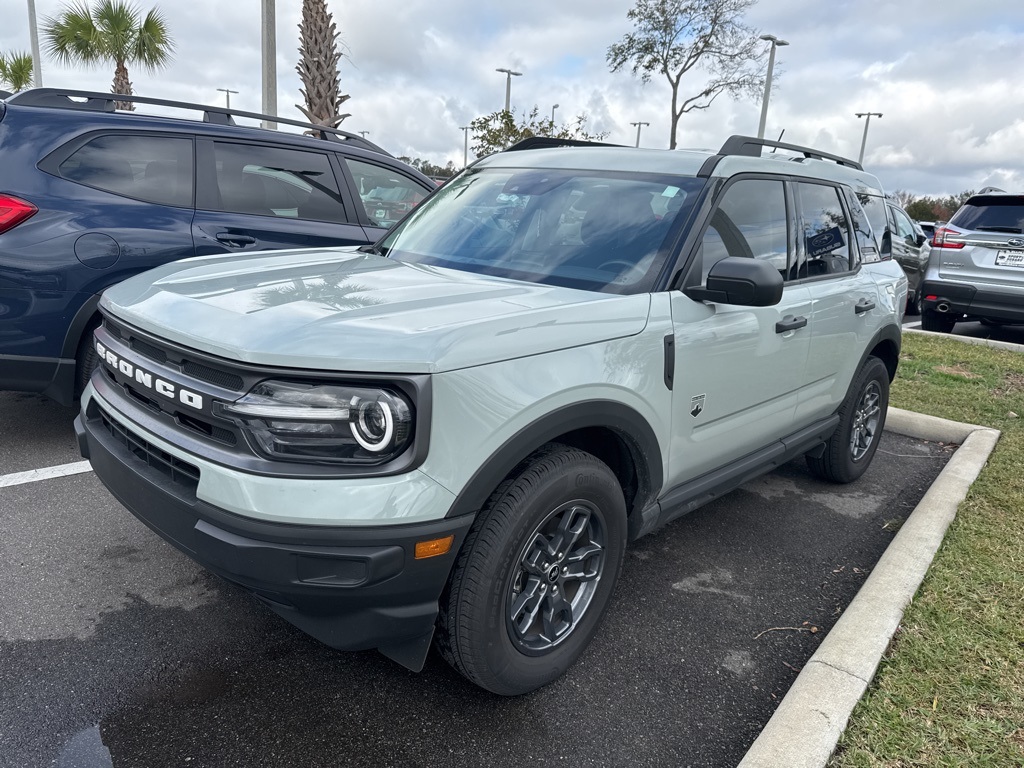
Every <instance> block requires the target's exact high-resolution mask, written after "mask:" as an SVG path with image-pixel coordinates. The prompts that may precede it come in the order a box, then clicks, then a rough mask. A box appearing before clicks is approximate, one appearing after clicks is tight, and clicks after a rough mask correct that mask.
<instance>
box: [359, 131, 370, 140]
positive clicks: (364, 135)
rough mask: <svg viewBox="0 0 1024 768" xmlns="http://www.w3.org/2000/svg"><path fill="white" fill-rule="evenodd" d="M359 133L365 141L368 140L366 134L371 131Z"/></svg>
mask: <svg viewBox="0 0 1024 768" xmlns="http://www.w3.org/2000/svg"><path fill="white" fill-rule="evenodd" d="M358 133H359V135H360V136H362V137H363V138H364V139H365V138H366V134H368V133H369V131H358Z"/></svg>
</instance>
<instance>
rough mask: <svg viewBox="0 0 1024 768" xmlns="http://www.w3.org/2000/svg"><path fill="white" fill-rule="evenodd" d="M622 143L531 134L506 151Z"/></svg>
mask: <svg viewBox="0 0 1024 768" xmlns="http://www.w3.org/2000/svg"><path fill="white" fill-rule="evenodd" d="M621 146H623V145H622V144H607V143H605V142H603V141H583V140H582V139H557V138H555V137H553V136H530V137H529V138H527V139H523V140H522V141H517V142H516V143H515V144H513V145H512V146H511V147H509V148H508V149H506V150H504V151H505V152H519V151H521V150H524V149H547V148H550V147H621Z"/></svg>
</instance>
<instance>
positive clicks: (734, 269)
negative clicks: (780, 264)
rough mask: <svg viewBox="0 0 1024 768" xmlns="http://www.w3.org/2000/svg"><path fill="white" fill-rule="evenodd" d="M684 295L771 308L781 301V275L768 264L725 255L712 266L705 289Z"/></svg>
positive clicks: (700, 288) (698, 299) (695, 289)
mask: <svg viewBox="0 0 1024 768" xmlns="http://www.w3.org/2000/svg"><path fill="white" fill-rule="evenodd" d="M683 293H685V294H686V295H687V296H689V297H690V298H691V299H693V300H694V301H716V302H719V303H721V304H736V305H739V306H741V307H771V306H774V305H775V304H778V303H779V301H781V300H782V275H780V274H779V271H778V270H777V269H775V267H773V266H772V265H771V264H769V263H768V262H767V261H759V260H758V259H748V258H743V257H739V256H727V257H726V258H724V259H721V260H720V261H717V262H715V264H714V265H712V267H711V271H710V272H709V273H708V280H707V285H706V286H697V287H694V288H687V289H685V290H684V291H683Z"/></svg>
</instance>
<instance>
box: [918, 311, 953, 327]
mask: <svg viewBox="0 0 1024 768" xmlns="http://www.w3.org/2000/svg"><path fill="white" fill-rule="evenodd" d="M959 319H960V316H959V315H950V314H947V313H945V312H936V311H935V310H934V309H926V310H924V312H922V313H921V328H922V329H923V330H925V331H935V332H936V333H951V332H952V331H953V326H954V325H956V321H957V320H959Z"/></svg>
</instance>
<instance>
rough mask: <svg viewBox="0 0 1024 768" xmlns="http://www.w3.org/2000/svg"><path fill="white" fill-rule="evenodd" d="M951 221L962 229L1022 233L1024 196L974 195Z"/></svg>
mask: <svg viewBox="0 0 1024 768" xmlns="http://www.w3.org/2000/svg"><path fill="white" fill-rule="evenodd" d="M949 223H950V224H952V225H953V226H955V227H960V228H961V229H980V230H982V231H987V232H1009V233H1012V234H1021V233H1024V198H1021V197H1013V196H1009V195H1007V196H1000V197H996V196H992V197H972V198H971V199H970V200H969V201H968V202H966V203H964V206H963V207H962V208H961V209H960V210H959V211H957V212H956V213H955V214H954V215H953V218H952V219H950V220H949Z"/></svg>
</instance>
